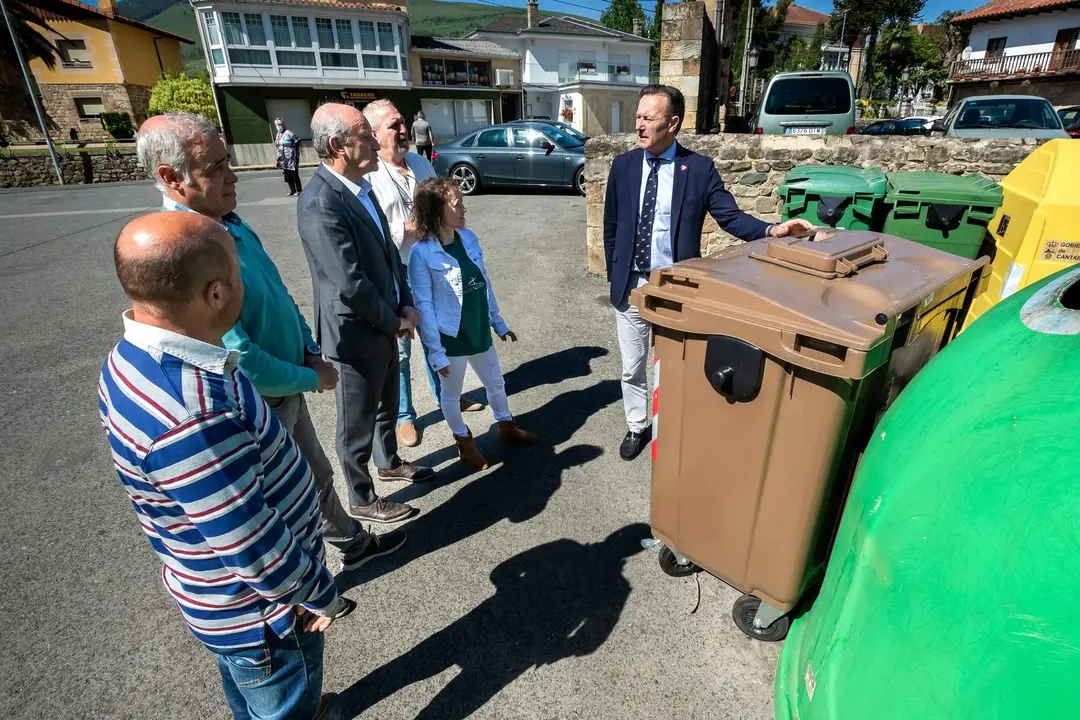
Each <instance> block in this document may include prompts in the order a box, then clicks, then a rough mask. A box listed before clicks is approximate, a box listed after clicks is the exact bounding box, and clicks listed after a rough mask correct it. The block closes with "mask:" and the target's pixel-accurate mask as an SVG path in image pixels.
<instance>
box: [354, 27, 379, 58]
mask: <svg viewBox="0 0 1080 720" xmlns="http://www.w3.org/2000/svg"><path fill="white" fill-rule="evenodd" d="M358 25H359V26H360V49H361V50H370V51H372V52H374V51H376V50H378V49H379V46H378V44H377V43H376V42H375V23H373V22H371V21H369V20H361V21H360V22H359V23H358Z"/></svg>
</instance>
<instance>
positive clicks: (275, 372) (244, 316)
mask: <svg viewBox="0 0 1080 720" xmlns="http://www.w3.org/2000/svg"><path fill="white" fill-rule="evenodd" d="M137 150H138V154H139V161H140V162H141V163H142V165H143V167H145V168H146V169H147V172H148V173H149V174H150V177H151V178H152V179H153V180H154V181H155V182H156V183H157V186H158V188H159V189H160V190H161V192H162V195H163V196H164V197H163V201H162V209H163V210H179V211H186V212H194V213H199V214H201V215H205V216H206V217H209V218H210V219H212V220H215V221H216V222H218V223H221V225H222V226H223V227H224V228H225V230H226V231H227V232H228V233H229V235H230V236H231V237H232V239H233V241H234V242H235V243H236V252H237V255H238V257H239V259H240V277H241V279H242V280H243V284H244V300H243V306H242V309H241V312H240V320H239V322H237V323H236V325H235V326H234V327H233V328H232V329H231V330H229V332H227V333H226V334H225V336H224V338H223V342H224V344H225V346H226V347H227V348H229V349H230V350H236V351H238V352H239V353H240V369H241V370H243V371H244V374H245V375H247V376H248V378H250V380H251V382H252V384H253V385H254V386H255V389H256V390H257V391H258V392H259V394H260V395H262V396H263V398H264V399H265V400H266V402H267V404H268V405H269V406H270V407H271V409H273V411H274V414H275V415H277V417H278V420H279V421H280V422H281V424H282V425H283V426H284V427H285V429H286V431H287V432H288V433H289V434H290V435H292V437H293V439H294V440H295V442H296V444H297V446H298V447H299V448H300V451H301V452H302V453H303V454H304V457H305V458H306V459H307V461H308V464H310V465H311V469H312V472H313V474H314V477H315V484H316V488H317V490H318V495H319V507H320V509H321V510H322V515H323V534H324V536H325V538H326V541H327V542H329V543H330V544H332V545H334V546H335V547H337V548H338V549H339V550H340V551H341V555H342V567H343V569H344V570H346V571H351V570H356V569H358V568H360V567H361V566H362V565H364V564H366V563H367V562H369V561H371V560H372V559H374V558H376V557H379V556H382V555H386V554H389V553H391V552H393V551H394V550H397V549H398V548H399V547H401V545H402V544H404V542H405V531H404V530H396V531H394V532H391V533H387V534H385V535H382V536H374V535H371V534H369V533H368V532H367V531H366V530H364V526H363V525H362V524H361V523H360V522H359V521H357V520H355V519H354V518H352V517H350V516H349V515H348V514H347V513H346V512H345V509H344V508H343V507H342V505H341V501H340V500H339V499H338V496H337V492H336V491H335V490H334V475H333V468H332V467H331V465H330V461H329V460H328V459H327V457H326V453H325V452H323V449H322V445H321V444H320V443H319V438H318V436H317V435H316V434H315V427H314V425H313V424H312V422H311V416H310V414H309V412H308V408H307V403H306V402H305V401H304V393H305V392H324V391H327V390H333V389H334V387H335V386H336V385H337V382H338V374H337V370H336V369H335V368H334V366H333V365H332V364H331V363H329V362H327V361H326V360H324V359H323V357H322V351H321V350H320V348H319V346H318V345H317V344H316V343H315V341H314V339H313V338H312V336H311V329H310V328H309V327H308V324H307V322H305V320H304V317H303V315H301V313H300V309H299V308H298V307H297V306H296V303H295V302H294V301H293V299H292V296H291V295H290V294H289V291H288V289H287V288H286V287H285V283H284V282H283V281H282V279H281V275H280V274H279V273H278V270H277V267H276V266H275V265H274V262H273V260H271V259H270V256H269V255H267V254H266V251H265V250H264V249H263V246H262V243H261V241H260V240H259V237H258V236H257V235H256V234H255V231H254V230H252V229H251V227H250V226H248V224H247V223H245V222H244V221H243V220H241V219H240V217H239V216H238V215H237V214H236V213H235V212H234V210H235V209H236V180H237V178H236V174H235V173H234V172H233V171H232V169H231V168H230V167H229V154H228V151H227V150H226V148H225V145H224V143H223V142H222V141H221V138H220V137H219V136H218V133H217V131H216V130H215V129H214V127H213V125H211V124H210V122H209V121H208V120H207V119H206V118H204V117H202V116H200V115H192V114H188V113H166V114H164V115H158V116H156V117H153V118H150V119H149V120H147V121H146V122H144V123H143V124H142V127H140V128H139V134H138V143H137Z"/></svg>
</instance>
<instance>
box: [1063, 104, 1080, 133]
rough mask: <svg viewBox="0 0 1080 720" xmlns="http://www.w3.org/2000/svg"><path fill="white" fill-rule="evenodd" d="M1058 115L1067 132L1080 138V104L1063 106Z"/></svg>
mask: <svg viewBox="0 0 1080 720" xmlns="http://www.w3.org/2000/svg"><path fill="white" fill-rule="evenodd" d="M1058 117H1059V118H1061V124H1062V125H1064V126H1065V132H1067V133H1069V135H1071V136H1072V137H1074V138H1080V106H1076V107H1067V108H1062V109H1061V110H1058Z"/></svg>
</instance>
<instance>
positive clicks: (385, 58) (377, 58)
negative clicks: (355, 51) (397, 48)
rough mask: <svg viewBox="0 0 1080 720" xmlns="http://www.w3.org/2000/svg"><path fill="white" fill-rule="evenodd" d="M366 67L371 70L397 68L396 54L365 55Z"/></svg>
mask: <svg viewBox="0 0 1080 720" xmlns="http://www.w3.org/2000/svg"><path fill="white" fill-rule="evenodd" d="M364 67H365V68H367V69H369V70H397V69H398V64H397V57H395V56H394V55H368V54H365V55H364Z"/></svg>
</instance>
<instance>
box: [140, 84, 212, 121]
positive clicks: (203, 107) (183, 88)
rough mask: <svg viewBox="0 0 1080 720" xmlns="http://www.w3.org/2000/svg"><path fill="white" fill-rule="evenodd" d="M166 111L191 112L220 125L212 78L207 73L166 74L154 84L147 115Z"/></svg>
mask: <svg viewBox="0 0 1080 720" xmlns="http://www.w3.org/2000/svg"><path fill="white" fill-rule="evenodd" d="M165 112H189V113H195V114H197V115H202V116H204V117H206V118H209V120H210V121H211V122H213V123H214V124H215V125H218V126H219V127H220V121H219V120H218V116H217V110H216V109H215V108H214V91H213V89H212V88H211V87H210V79H209V78H207V77H206V76H205V75H200V76H198V77H188V76H187V75H183V74H180V73H177V74H176V75H168V74H167V75H165V76H164V77H162V78H161V79H159V80H158V81H157V83H156V84H155V85H154V89H153V91H152V92H151V93H150V105H149V108H148V112H147V115H148V116H152V115H160V114H161V113H165Z"/></svg>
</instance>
